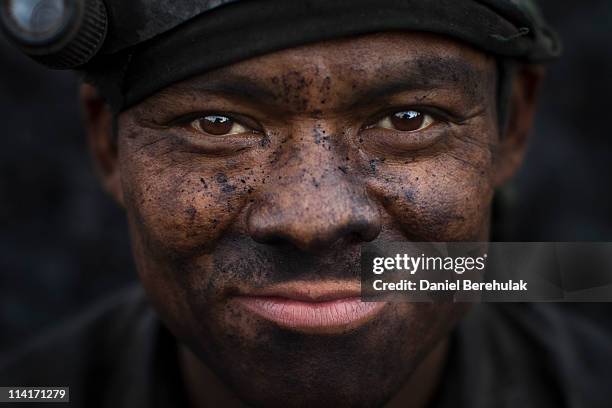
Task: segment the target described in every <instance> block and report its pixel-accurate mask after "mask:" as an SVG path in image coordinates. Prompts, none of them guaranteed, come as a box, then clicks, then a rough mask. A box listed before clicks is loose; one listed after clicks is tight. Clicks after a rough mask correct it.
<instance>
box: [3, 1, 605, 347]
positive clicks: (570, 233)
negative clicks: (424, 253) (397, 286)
mask: <svg viewBox="0 0 612 408" xmlns="http://www.w3.org/2000/svg"><path fill="white" fill-rule="evenodd" d="M540 3H541V5H542V8H543V10H544V14H545V15H547V17H548V19H549V21H550V22H551V23H552V25H553V26H554V27H556V28H557V29H558V30H559V31H560V33H561V36H562V38H563V41H564V45H565V55H564V57H563V59H562V60H560V61H559V62H557V63H555V64H554V65H552V66H551V67H550V70H549V76H548V80H547V82H546V84H545V86H544V89H543V94H542V103H541V108H540V112H539V116H538V119H537V124H536V129H535V132H534V138H533V142H532V145H531V149H530V151H529V154H528V157H527V161H526V164H525V166H524V168H523V170H522V171H521V173H520V174H519V176H518V177H517V178H516V181H515V183H514V185H513V188H512V189H511V194H509V199H510V202H511V203H512V206H511V208H510V209H508V210H507V213H506V216H505V218H504V219H505V220H507V221H509V222H507V223H506V229H507V232H508V233H507V234H506V236H504V237H503V238H504V240H508V241H612V192H611V191H610V185H611V183H610V178H611V177H610V176H612V143H611V141H610V139H611V134H610V133H611V132H610V128H611V126H612V114H611V112H610V111H609V103H608V100H609V98H610V95H611V91H612V50H611V48H610V47H611V45H610V44H611V43H612V41H611V40H612V29H611V28H610V27H611V26H610V24H609V22H610V21H612V1H610V0H590V1H589V2H571V1H558V0H546V1H541V2H540ZM561 4H562V5H561ZM587 4H588V5H587ZM77 96H78V88H77V80H76V78H75V77H74V76H73V75H72V74H70V73H65V72H64V73H62V72H53V71H47V70H45V69H43V68H40V67H38V66H37V65H36V64H34V63H32V62H30V61H29V60H28V59H27V58H25V57H23V56H21V55H20V54H18V53H17V52H16V51H15V50H13V49H12V48H10V47H9V46H8V45H7V44H6V43H5V42H4V40H3V39H1V38H0V136H1V140H2V145H1V146H2V147H0V169H1V172H0V351H1V350H6V349H7V348H9V347H12V346H15V345H18V344H20V343H22V342H23V341H24V338H26V337H29V336H31V335H33V334H35V333H37V332H39V331H40V330H41V329H43V328H46V327H49V326H52V325H55V324H57V323H58V322H59V321H61V320H64V319H66V318H67V317H68V316H70V315H71V314H74V313H75V312H77V311H79V310H81V309H83V308H84V307H86V306H87V305H88V304H90V303H91V302H93V301H95V300H96V299H99V298H100V297H101V296H104V295H105V294H107V293H109V292H112V291H113V290H116V289H118V288H119V287H121V286H123V285H125V284H126V283H127V282H130V281H133V280H134V279H135V275H134V271H133V265H132V261H131V258H130V250H129V241H128V237H127V231H126V225H125V220H124V218H123V215H122V212H121V211H120V210H119V209H118V208H117V207H116V206H115V205H114V203H113V202H112V201H111V200H110V199H109V198H108V197H106V196H105V194H104V193H103V192H102V191H101V189H100V187H99V185H98V182H97V180H96V178H95V174H94V171H93V169H92V166H91V164H90V161H89V155H88V151H87V146H86V143H85V136H84V134H83V129H82V127H81V120H80V116H81V114H80V111H79V107H78V103H77ZM575 307H576V308H579V309H580V310H581V311H583V312H584V313H587V314H589V316H592V318H593V319H599V320H601V319H603V317H605V316H606V315H607V314H608V313H609V311H612V308H611V307H609V306H608V305H606V304H600V305H575Z"/></svg>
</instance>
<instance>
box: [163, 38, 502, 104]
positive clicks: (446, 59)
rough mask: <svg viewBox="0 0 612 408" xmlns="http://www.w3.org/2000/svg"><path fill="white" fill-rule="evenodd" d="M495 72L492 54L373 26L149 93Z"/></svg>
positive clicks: (408, 83) (462, 82)
mask: <svg viewBox="0 0 612 408" xmlns="http://www.w3.org/2000/svg"><path fill="white" fill-rule="evenodd" d="M495 72H496V71H495V60H494V58H492V57H491V56H488V55H486V54H485V53H483V52H480V51H478V50H476V49H474V48H472V47H470V46H468V45H466V44H463V43H460V42H458V41H455V40H452V39H450V38H447V37H443V36H438V35H433V34H426V33H412V32H396V33H378V34H368V35H361V36H355V37H351V38H344V39H338V40H333V41H326V42H320V43H316V44H310V45H305V46H301V47H297V48H291V49H286V50H282V51H278V52H274V53H270V54H266V55H262V56H259V57H255V58H251V59H248V60H245V61H242V62H239V63H236V64H233V65H229V66H227V67H223V68H220V69H217V70H214V71H211V72H208V73H205V74H202V75H199V76H196V77H194V78H191V79H189V80H186V81H183V82H180V83H177V84H174V85H172V86H170V87H168V88H166V89H164V90H162V91H161V92H159V93H158V94H157V95H156V96H157V97H172V96H184V95H185V93H191V94H195V97H197V95H201V94H222V95H235V96H240V97H245V98H249V97H252V98H251V99H256V100H259V101H261V102H265V100H266V99H269V100H270V101H273V100H276V101H278V100H279V95H280V94H283V95H287V94H294V95H297V94H299V95H300V98H309V99H312V98H320V97H321V95H322V94H328V96H329V94H330V93H332V91H333V93H334V94H335V95H336V97H337V99H338V98H342V97H345V96H349V95H350V96H351V97H352V98H359V97H361V98H362V99H363V98H365V97H372V96H377V95H376V92H378V93H381V94H382V93H385V92H386V93H389V92H390V90H396V89H398V88H406V89H409V90H428V89H431V88H446V89H452V88H456V89H457V90H459V89H461V90H463V91H468V92H471V93H474V90H476V89H477V88H483V86H482V85H483V83H490V81H489V80H488V79H493V78H494V73H495ZM372 88H376V91H374V94H373V92H371V91H372ZM360 93H363V95H361V94H360ZM152 99H153V100H152V101H153V102H154V101H155V100H156V99H157V98H152Z"/></svg>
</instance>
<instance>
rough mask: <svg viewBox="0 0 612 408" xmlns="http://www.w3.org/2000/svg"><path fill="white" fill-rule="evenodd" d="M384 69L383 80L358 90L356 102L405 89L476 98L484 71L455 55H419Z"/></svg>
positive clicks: (393, 93) (370, 99)
mask: <svg viewBox="0 0 612 408" xmlns="http://www.w3.org/2000/svg"><path fill="white" fill-rule="evenodd" d="M391 71H392V73H389V72H388V71H387V75H384V74H383V76H384V77H385V78H384V79H383V80H378V81H374V82H373V83H372V84H371V85H370V86H368V87H364V88H362V89H357V90H356V92H355V103H354V104H355V105H358V104H361V103H363V102H364V101H365V102H366V103H369V102H371V101H372V100H379V99H383V98H385V97H390V96H393V95H397V94H399V93H402V92H407V91H431V90H435V89H439V88H445V89H456V90H459V91H461V92H463V93H464V94H465V95H466V96H469V97H475V96H476V89H477V88H478V87H479V84H480V83H481V82H482V80H483V75H484V74H485V73H484V71H483V70H481V69H479V68H477V67H475V66H474V65H472V64H470V63H468V62H466V61H465V60H463V59H461V58H457V57H446V58H443V57H420V58H417V59H414V60H409V61H406V63H405V64H404V65H403V66H402V67H399V68H396V69H392V70H391Z"/></svg>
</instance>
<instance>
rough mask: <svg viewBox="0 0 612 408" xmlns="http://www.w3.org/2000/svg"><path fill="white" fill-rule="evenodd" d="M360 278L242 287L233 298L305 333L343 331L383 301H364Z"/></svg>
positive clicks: (379, 307)
mask: <svg viewBox="0 0 612 408" xmlns="http://www.w3.org/2000/svg"><path fill="white" fill-rule="evenodd" d="M360 295H361V290H360V284H359V282H356V283H355V282H337V281H330V282H325V281H322V282H321V281H320V282H299V281H298V282H289V283H285V284H280V285H274V286H271V287H267V288H265V289H261V290H251V291H244V292H242V293H240V294H239V295H238V296H235V297H234V298H233V300H234V301H235V302H237V303H238V304H239V305H240V306H242V307H243V308H244V309H246V310H247V311H249V312H250V313H253V314H255V315H256V316H258V317H259V318H262V319H264V320H268V321H270V322H273V323H275V324H277V325H278V326H281V327H284V328H287V329H291V330H295V331H301V332H305V333H328V334H335V333H342V332H346V331H349V330H352V329H355V328H357V327H359V326H361V325H363V324H365V323H366V322H368V321H370V320H371V319H372V318H373V317H374V316H376V315H377V314H378V313H379V312H380V311H381V310H382V309H383V307H384V306H385V304H386V303H385V302H363V301H362V300H361V296H360Z"/></svg>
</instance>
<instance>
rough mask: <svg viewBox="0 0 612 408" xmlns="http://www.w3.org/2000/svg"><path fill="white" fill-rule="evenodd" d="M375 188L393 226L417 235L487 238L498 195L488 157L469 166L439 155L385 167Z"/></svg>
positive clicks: (430, 238) (372, 185) (372, 183)
mask: <svg viewBox="0 0 612 408" xmlns="http://www.w3.org/2000/svg"><path fill="white" fill-rule="evenodd" d="M379 171H380V172H381V173H383V174H381V176H380V177H376V179H373V180H371V181H370V183H369V184H370V188H371V189H372V190H373V192H374V194H375V195H376V196H377V197H378V198H379V201H380V202H381V203H382V205H383V206H384V208H385V210H386V213H387V217H388V220H387V228H388V229H391V230H393V229H399V230H400V232H401V234H402V235H403V236H404V237H406V238H408V239H412V240H421V241H439V242H446V241H480V240H486V239H487V234H488V226H489V213H490V204H491V200H492V197H493V188H492V187H491V167H490V163H489V161H488V160H483V161H482V162H479V163H478V164H476V163H472V164H470V165H467V164H466V163H465V162H463V161H461V160H457V159H455V158H453V157H450V156H446V155H443V156H438V157H437V158H432V159H427V160H423V161H420V162H418V161H417V162H415V163H412V164H409V165H403V166H386V167H384V168H383V167H380V168H379Z"/></svg>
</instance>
